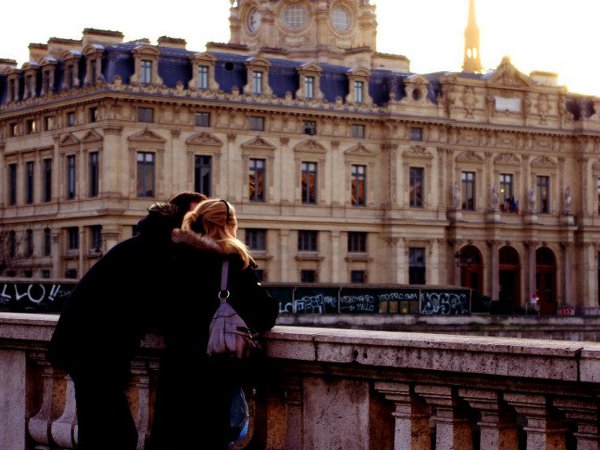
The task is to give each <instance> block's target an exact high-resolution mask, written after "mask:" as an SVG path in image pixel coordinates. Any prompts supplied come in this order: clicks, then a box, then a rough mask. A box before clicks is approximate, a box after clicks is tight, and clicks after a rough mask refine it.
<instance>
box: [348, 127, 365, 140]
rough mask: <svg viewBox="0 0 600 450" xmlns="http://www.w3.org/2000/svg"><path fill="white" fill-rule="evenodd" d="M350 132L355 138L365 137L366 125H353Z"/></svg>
mask: <svg viewBox="0 0 600 450" xmlns="http://www.w3.org/2000/svg"><path fill="white" fill-rule="evenodd" d="M350 134H351V136H352V137H353V138H359V139H362V138H364V137H365V126H364V125H352V127H351V128H350Z"/></svg>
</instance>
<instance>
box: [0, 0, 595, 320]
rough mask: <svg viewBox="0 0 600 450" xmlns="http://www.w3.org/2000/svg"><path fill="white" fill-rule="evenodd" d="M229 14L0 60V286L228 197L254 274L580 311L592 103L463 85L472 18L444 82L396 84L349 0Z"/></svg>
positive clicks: (489, 75) (481, 82) (472, 67)
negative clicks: (147, 216) (196, 33)
mask: <svg viewBox="0 0 600 450" xmlns="http://www.w3.org/2000/svg"><path fill="white" fill-rule="evenodd" d="M230 3H231V5H230V19H229V20H230V28H231V38H230V42H229V43H226V44H219V43H208V44H207V50H206V51H205V52H194V51H191V50H188V49H186V43H185V41H184V40H183V39H178V38H170V37H161V38H159V39H158V43H157V45H152V44H150V43H149V42H148V41H147V40H141V41H133V42H123V35H122V33H120V32H116V31H107V30H97V29H91V28H88V29H85V30H84V32H83V36H82V39H81V40H69V39H59V38H52V39H50V40H49V41H48V43H47V44H31V45H30V47H29V49H30V62H28V63H25V64H24V65H23V66H22V67H21V68H18V67H16V63H15V62H14V61H12V60H6V59H5V60H0V186H1V188H0V233H1V235H2V245H3V249H2V256H1V258H2V264H3V267H1V268H2V270H3V274H4V275H5V276H26V277H29V276H33V277H53V278H56V277H75V278H77V277H79V276H81V274H83V273H84V272H85V271H86V270H87V269H88V268H89V267H90V266H91V265H92V264H94V263H95V262H96V261H97V260H98V258H99V257H100V256H101V255H102V254H103V253H104V252H106V251H107V250H108V249H109V248H111V247H112V246H113V245H114V244H115V243H117V242H118V241H120V240H122V239H125V238H127V237H129V236H131V235H132V233H133V228H134V225H135V224H136V222H137V220H139V218H140V217H141V216H142V215H143V214H144V213H145V210H146V208H147V207H148V206H149V204H151V203H152V202H154V201H156V200H164V199H166V198H168V197H169V196H171V195H172V194H173V193H176V192H178V191H182V190H196V191H201V192H204V193H206V194H208V195H212V196H219V197H223V198H227V199H228V200H230V201H231V202H232V203H233V204H235V206H236V208H237V211H238V214H239V217H240V227H241V229H240V236H241V237H242V239H245V240H246V242H247V243H248V245H249V246H250V248H251V249H252V252H253V254H254V255H255V257H256V259H257V262H258V263H259V266H260V270H261V271H262V275H263V278H264V279H265V280H267V281H269V282H278V281H284V282H321V283H329V282H331V283H369V284H379V283H402V284H408V283H410V284H422V283H427V284H450V285H463V286H471V287H473V288H474V289H476V290H477V291H478V292H479V293H480V294H482V295H485V296H488V297H490V298H491V299H492V300H499V301H500V302H501V304H502V305H503V306H504V307H505V308H506V309H513V310H514V309H517V308H520V307H523V306H525V305H526V303H527V302H528V301H529V299H531V298H532V297H536V296H537V297H539V299H540V305H541V308H542V312H547V313H553V312H555V311H556V308H557V306H559V305H563V304H565V305H572V306H580V307H597V306H598V297H599V290H598V278H599V275H598V274H599V269H598V265H599V259H598V254H599V252H600V248H599V247H598V245H599V244H598V242H600V239H599V238H600V151H599V143H600V109H599V108H600V99H597V98H594V97H591V96H581V95H575V94H571V93H569V92H568V91H567V90H566V89H565V88H564V87H561V86H558V85H557V81H556V76H555V75H554V74H552V73H546V72H533V73H531V74H529V75H526V74H523V73H521V72H519V71H518V69H517V68H515V67H514V66H513V65H512V64H511V63H510V61H509V59H508V58H505V59H504V60H503V61H501V62H500V64H499V65H498V67H497V68H496V69H495V70H492V71H489V72H486V73H480V72H481V64H480V60H479V48H478V45H479V42H478V29H477V28H476V25H475V22H474V9H473V19H472V21H471V20H469V27H471V31H470V32H469V33H470V34H468V30H469V27H467V30H465V37H467V39H466V41H465V64H464V66H463V69H464V71H463V72H443V73H431V74H416V73H412V72H411V71H410V62H409V60H408V59H407V58H406V57H404V56H402V55H390V54H382V53H378V52H377V50H376V31H377V22H376V15H375V6H374V5H372V4H371V3H370V2H369V0H329V1H322V0H319V1H317V0H280V1H275V2H274V1H270V0H238V1H231V2H230ZM471 4H472V6H471V8H474V4H473V2H471ZM471 25H473V26H474V27H475V28H474V30H475V31H476V34H473V28H472V26H471ZM468 36H471V38H468Z"/></svg>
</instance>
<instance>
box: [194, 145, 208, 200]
mask: <svg viewBox="0 0 600 450" xmlns="http://www.w3.org/2000/svg"><path fill="white" fill-rule="evenodd" d="M211 175H212V156H205V155H198V156H195V157H194V190H195V191H196V192H200V193H201V194H204V195H206V196H208V197H210V196H211V190H210V186H211Z"/></svg>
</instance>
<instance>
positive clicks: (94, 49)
mask: <svg viewBox="0 0 600 450" xmlns="http://www.w3.org/2000/svg"><path fill="white" fill-rule="evenodd" d="M103 51H104V46H102V45H100V44H88V45H86V46H85V47H83V54H84V55H85V56H89V55H95V54H96V53H101V52H103Z"/></svg>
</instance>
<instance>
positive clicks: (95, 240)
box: [90, 225, 102, 253]
mask: <svg viewBox="0 0 600 450" xmlns="http://www.w3.org/2000/svg"><path fill="white" fill-rule="evenodd" d="M90 250H92V251H93V252H96V253H99V252H101V251H102V225H92V226H91V227H90Z"/></svg>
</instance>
